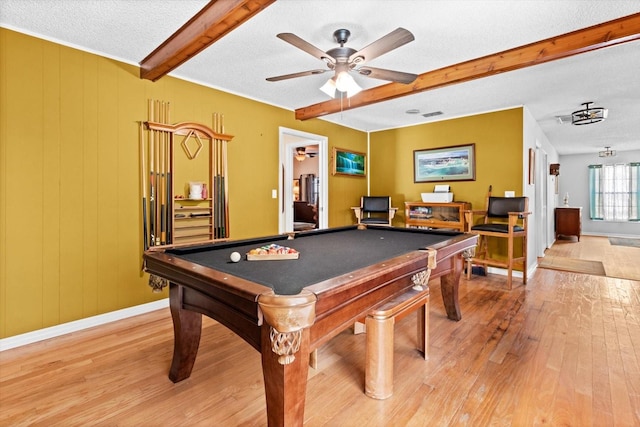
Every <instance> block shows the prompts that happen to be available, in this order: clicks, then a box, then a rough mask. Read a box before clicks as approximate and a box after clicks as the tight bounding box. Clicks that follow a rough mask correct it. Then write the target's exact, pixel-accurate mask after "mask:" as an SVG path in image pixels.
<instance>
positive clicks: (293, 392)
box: [144, 226, 477, 426]
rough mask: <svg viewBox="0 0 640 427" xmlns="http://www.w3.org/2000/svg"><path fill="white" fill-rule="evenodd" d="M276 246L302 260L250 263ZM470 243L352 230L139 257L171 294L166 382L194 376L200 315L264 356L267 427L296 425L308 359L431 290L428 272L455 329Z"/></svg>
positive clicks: (466, 237) (437, 235) (439, 235)
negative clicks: (250, 256) (253, 253)
mask: <svg viewBox="0 0 640 427" xmlns="http://www.w3.org/2000/svg"><path fill="white" fill-rule="evenodd" d="M272 243H274V244H277V245H280V246H286V247H290V248H294V249H295V250H297V251H298V252H299V258H298V259H289V260H271V261H247V260H246V256H245V254H246V253H247V252H249V250H251V249H254V248H257V247H261V246H264V245H269V244H272ZM476 243H477V236H475V235H471V234H467V233H460V232H445V231H437V230H421V229H409V228H394V227H383V226H379V227H377V226H368V227H366V228H359V227H357V226H352V227H341V228H332V229H324V230H315V231H306V232H301V233H295V234H293V233H292V234H290V235H277V236H271V237H263V238H256V239H247V240H241V241H229V242H221V243H215V244H198V245H190V246H180V247H178V246H174V247H158V248H152V249H150V250H148V251H146V252H145V253H144V262H145V270H146V271H147V272H149V273H150V274H152V275H156V276H159V277H161V278H164V279H167V280H168V281H169V286H170V290H169V300H170V309H171V315H172V319H173V325H174V334H175V340H174V352H173V360H172V364H171V368H170V372H169V378H170V379H171V380H172V381H173V382H178V381H181V380H183V379H185V378H188V377H189V376H190V375H191V370H192V368H193V365H194V362H195V359H196V354H197V352H198V346H199V343H200V333H201V326H202V314H205V315H207V316H209V317H211V318H213V319H215V320H217V321H218V322H219V323H221V324H223V325H225V326H226V327H228V328H229V329H231V330H232V331H233V332H234V333H236V334H237V335H239V336H240V337H242V338H243V339H244V340H245V341H246V342H247V343H249V344H250V345H251V346H253V347H254V348H255V349H256V350H258V351H259V352H260V353H261V355H262V369H263V375H264V383H265V396H266V404H267V419H268V423H269V425H270V426H298V425H302V423H303V420H304V404H305V394H306V385H307V384H306V382H307V374H308V361H309V354H310V353H311V352H312V351H313V350H315V349H317V348H319V347H320V346H321V345H322V344H323V343H325V342H327V341H328V340H330V339H331V338H332V337H334V336H335V335H337V334H338V333H340V332H341V331H343V330H345V329H346V328H348V327H349V326H351V325H353V323H354V322H355V321H358V320H361V319H363V318H364V317H365V316H366V314H367V313H368V312H369V311H370V310H371V309H373V308H375V307H377V306H379V305H381V304H382V303H383V302H385V301H389V300H390V299H391V298H394V297H395V296H397V295H400V294H402V293H403V292H406V291H407V290H408V289H410V288H412V287H413V286H416V285H418V286H419V285H420V283H416V282H419V281H420V280H421V279H420V277H425V276H426V277H427V279H426V280H425V281H428V275H425V274H424V273H423V272H425V271H430V273H431V278H434V277H440V281H441V288H442V296H443V300H444V305H445V308H446V312H447V316H448V317H449V318H450V319H452V320H459V319H460V318H461V315H460V309H459V306H458V295H457V294H458V280H459V278H460V273H461V271H462V268H463V256H469V255H470V252H471V251H472V250H473V248H475V246H476ZM232 252H239V253H240V254H242V255H243V257H242V259H241V261H239V262H231V261H230V254H231V253H232ZM428 263H429V265H428ZM422 285H425V286H426V283H422ZM240 363H241V362H240Z"/></svg>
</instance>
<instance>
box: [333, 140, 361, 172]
mask: <svg viewBox="0 0 640 427" xmlns="http://www.w3.org/2000/svg"><path fill="white" fill-rule="evenodd" d="M366 170H367V156H366V154H364V153H358V152H355V151H350V150H344V149H342V148H336V147H334V148H333V174H334V175H351V176H361V177H364V176H367V174H366Z"/></svg>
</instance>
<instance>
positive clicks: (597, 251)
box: [545, 236, 640, 280]
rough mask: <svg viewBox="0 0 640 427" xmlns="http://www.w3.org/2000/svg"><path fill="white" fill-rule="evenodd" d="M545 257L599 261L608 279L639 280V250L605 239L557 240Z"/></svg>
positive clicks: (591, 237) (587, 237)
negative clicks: (617, 244)
mask: <svg viewBox="0 0 640 427" xmlns="http://www.w3.org/2000/svg"><path fill="white" fill-rule="evenodd" d="M545 255H548V256H559V257H565V258H575V259H584V260H590V261H600V262H602V264H603V265H604V269H605V272H606V273H607V276H608V277H618V278H622V279H632V280H640V248H634V247H628V246H616V245H611V244H610V243H609V239H608V238H607V237H602V236H581V237H580V241H579V242H578V241H576V239H575V238H573V239H572V240H558V241H557V242H556V243H555V244H554V245H553V246H552V247H551V248H549V249H548V250H547V251H546V253H545Z"/></svg>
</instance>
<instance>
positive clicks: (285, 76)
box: [267, 69, 330, 82]
mask: <svg viewBox="0 0 640 427" xmlns="http://www.w3.org/2000/svg"><path fill="white" fill-rule="evenodd" d="M326 71H330V70H321V69H318V70H309V71H301V72H299V73H291V74H283V75H282V76H276V77H269V78H267V81H270V82H278V81H280V80H287V79H294V78H296V77H304V76H312V75H314V74H322V73H324V72H326Z"/></svg>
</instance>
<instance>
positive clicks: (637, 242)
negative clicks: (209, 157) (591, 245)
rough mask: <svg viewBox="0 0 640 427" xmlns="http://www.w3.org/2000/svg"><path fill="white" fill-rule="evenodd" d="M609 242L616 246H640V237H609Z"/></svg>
mask: <svg viewBox="0 0 640 427" xmlns="http://www.w3.org/2000/svg"><path fill="white" fill-rule="evenodd" d="M609 243H611V244H612V245H616V246H631V247H632V248H640V239H625V238H622V237H609Z"/></svg>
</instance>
